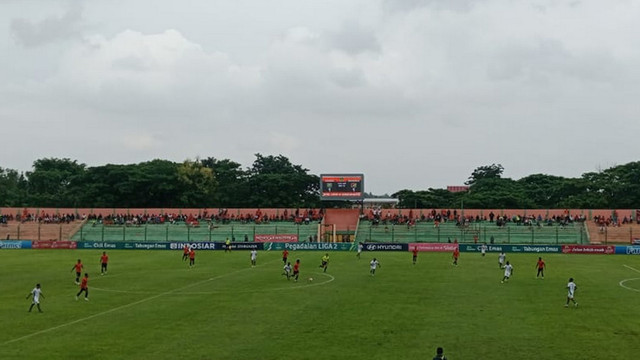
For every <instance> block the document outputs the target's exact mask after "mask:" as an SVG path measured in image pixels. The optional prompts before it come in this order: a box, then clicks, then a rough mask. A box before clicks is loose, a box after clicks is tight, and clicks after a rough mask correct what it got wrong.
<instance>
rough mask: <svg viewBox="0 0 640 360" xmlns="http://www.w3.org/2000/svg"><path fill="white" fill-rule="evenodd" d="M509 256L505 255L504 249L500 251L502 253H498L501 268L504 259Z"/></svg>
mask: <svg viewBox="0 0 640 360" xmlns="http://www.w3.org/2000/svg"><path fill="white" fill-rule="evenodd" d="M506 257H507V255H505V253H504V251H501V252H500V255H498V266H500V269H502V267H503V266H504V259H505V258H506Z"/></svg>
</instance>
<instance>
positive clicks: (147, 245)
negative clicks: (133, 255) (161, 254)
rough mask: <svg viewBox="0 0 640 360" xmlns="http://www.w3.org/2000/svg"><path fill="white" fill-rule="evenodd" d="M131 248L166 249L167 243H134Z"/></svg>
mask: <svg viewBox="0 0 640 360" xmlns="http://www.w3.org/2000/svg"><path fill="white" fill-rule="evenodd" d="M125 245H126V244H125ZM133 248H134V249H143V250H156V249H162V250H164V249H167V243H134V244H133Z"/></svg>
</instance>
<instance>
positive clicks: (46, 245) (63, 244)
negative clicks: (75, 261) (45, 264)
mask: <svg viewBox="0 0 640 360" xmlns="http://www.w3.org/2000/svg"><path fill="white" fill-rule="evenodd" d="M31 247H32V248H34V249H75V248H77V243H76V242H75V241H53V240H46V241H33V242H32V243H31Z"/></svg>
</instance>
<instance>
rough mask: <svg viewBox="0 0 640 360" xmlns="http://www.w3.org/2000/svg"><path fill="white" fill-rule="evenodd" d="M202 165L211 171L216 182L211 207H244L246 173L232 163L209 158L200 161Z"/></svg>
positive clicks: (236, 164)
mask: <svg viewBox="0 0 640 360" xmlns="http://www.w3.org/2000/svg"><path fill="white" fill-rule="evenodd" d="M202 165H203V166H205V167H207V168H209V169H211V170H212V171H213V176H214V178H215V180H216V182H217V187H216V190H215V192H214V194H213V199H212V202H211V205H210V206H212V207H246V206H250V204H249V203H248V199H247V198H248V195H249V184H248V176H249V175H248V172H247V171H244V170H242V166H241V165H240V164H239V163H237V162H234V161H231V160H228V159H224V160H218V159H216V158H214V157H209V158H206V159H204V160H202Z"/></svg>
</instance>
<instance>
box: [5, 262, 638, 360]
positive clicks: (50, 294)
mask: <svg viewBox="0 0 640 360" xmlns="http://www.w3.org/2000/svg"><path fill="white" fill-rule="evenodd" d="M101 253H102V252H101V251H94V250H32V251H24V250H2V251H0V279H2V280H1V282H0V323H1V324H2V336H1V337H0V359H72V358H77V359H230V360H242V359H247V360H248V359H252V360H254V359H265V360H266V359H297V360H300V359H324V360H326V359H367V360H372V359H431V357H433V356H434V354H435V349H436V347H438V346H442V347H444V349H445V354H446V355H447V356H448V358H449V359H451V360H455V359H496V358H504V359H520V360H523V359H603V358H615V359H637V358H638V354H639V353H640V316H638V314H639V313H640V311H639V310H638V305H639V304H640V257H632V256H598V255H560V254H554V255H551V254H542V257H543V259H545V260H546V262H547V271H546V278H545V279H544V280H537V279H536V278H535V274H536V270H535V263H536V260H537V256H538V255H536V254H514V255H512V254H507V259H508V260H509V261H511V262H512V263H513V265H514V274H513V277H512V278H511V280H510V281H509V282H508V283H505V284H501V283H500V280H501V278H502V275H503V271H502V270H500V269H499V267H498V261H497V254H488V255H487V256H486V257H484V258H483V257H482V256H480V254H475V253H474V254H471V253H462V255H461V258H460V265H459V266H457V267H454V266H452V264H451V255H450V254H448V253H421V254H420V255H419V257H418V263H417V264H416V265H412V263H411V254H410V253H392V252H389V253H381V252H380V253H366V252H365V253H363V255H362V259H361V260H358V259H356V256H355V253H344V252H343V253H339V252H334V253H330V263H329V268H328V271H327V273H326V274H324V273H322V269H320V268H319V264H320V258H321V256H322V255H323V254H324V253H322V252H310V251H308V252H292V253H291V256H290V259H291V260H295V259H296V258H299V259H300V260H301V264H302V266H301V278H300V281H298V282H297V283H295V282H293V281H287V280H286V278H285V277H283V276H281V270H282V261H281V258H280V256H281V254H280V252H267V251H261V252H259V254H258V266H257V267H255V268H251V266H250V262H249V252H248V251H234V252H232V253H224V252H223V251H214V252H211V251H198V253H197V257H196V266H195V267H194V268H191V269H190V268H189V267H188V264H187V262H183V261H182V260H181V256H182V253H181V252H180V251H175V252H172V251H109V252H108V254H109V255H110V264H109V273H108V274H107V275H105V276H101V275H100V265H99V258H100V254H101ZM374 256H375V257H377V258H378V259H379V261H380V263H381V267H380V268H379V269H378V270H377V273H376V275H375V276H374V277H372V276H370V275H369V261H370V260H371V258H373V257H374ZM77 258H81V259H82V260H83V262H84V264H85V270H86V271H87V272H88V273H89V275H90V280H89V289H90V290H89V291H90V294H89V298H90V301H83V300H82V299H80V300H78V301H76V300H75V294H76V292H77V291H78V287H77V286H76V285H75V284H74V274H73V273H72V272H71V267H72V265H73V264H74V262H75V260H76V259H77ZM309 277H312V278H313V281H312V282H308V278H309ZM569 277H574V278H575V281H576V283H577V284H578V291H577V293H576V300H577V301H578V303H579V306H578V307H577V308H574V307H569V308H565V307H564V304H565V301H566V293H567V290H566V288H565V286H566V283H567V280H568V278H569ZM37 282H39V283H41V284H42V290H43V293H44V295H45V298H44V299H43V300H42V301H41V306H42V309H43V311H44V312H43V313H38V312H37V311H36V309H35V308H34V311H33V312H32V313H28V312H27V310H28V308H29V305H30V303H31V302H30V300H26V299H25V297H26V295H27V294H28V293H29V291H30V290H31V289H32V288H33V287H34V286H35V284H36V283H37ZM621 282H622V284H621ZM621 285H622V286H621Z"/></svg>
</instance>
